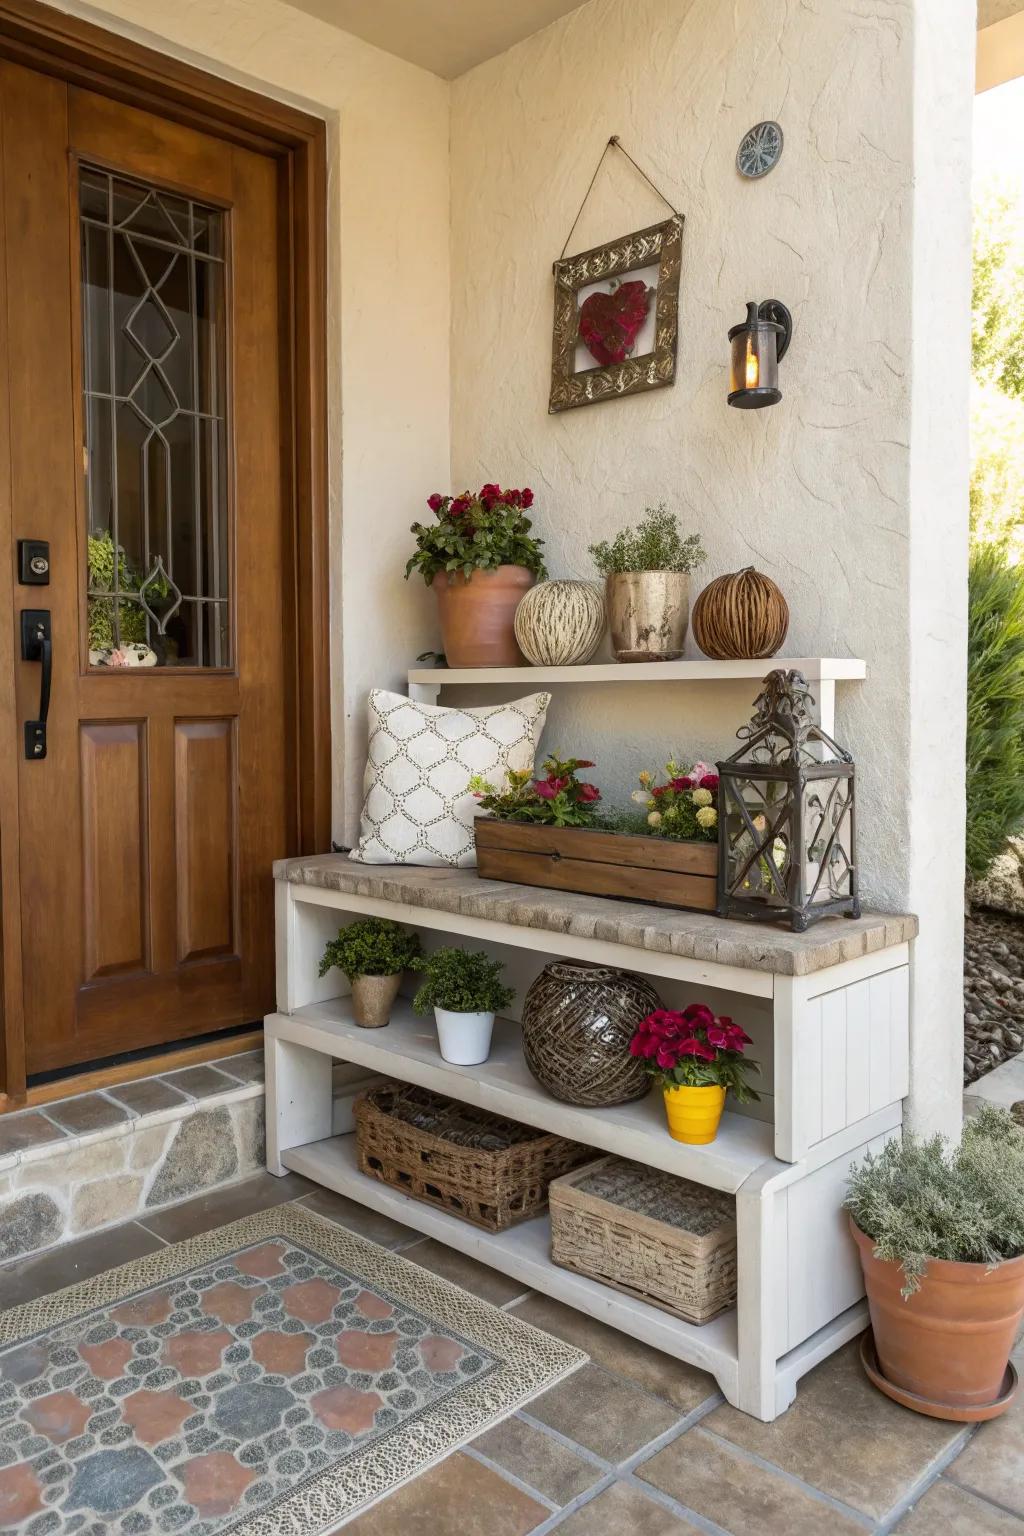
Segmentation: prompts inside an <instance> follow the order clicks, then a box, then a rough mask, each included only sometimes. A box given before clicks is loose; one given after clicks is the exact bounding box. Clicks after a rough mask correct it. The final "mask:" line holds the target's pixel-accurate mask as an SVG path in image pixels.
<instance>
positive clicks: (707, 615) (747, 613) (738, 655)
mask: <svg viewBox="0 0 1024 1536" xmlns="http://www.w3.org/2000/svg"><path fill="white" fill-rule="evenodd" d="M690 626H691V628H692V630H693V638H694V639H695V640H696V642H697V644H698V645H699V646H700V648H701V650H702V651H703V652H704V654H705V656H710V657H711V658H712V659H713V660H714V661H750V660H753V659H756V658H758V657H762V656H774V655H775V652H776V651H777V650H778V649H779V646H780V645H781V644H782V642H783V640H785V638H786V632H787V630H788V629H789V608H788V606H787V603H786V599H785V598H784V597H783V595H782V593H781V592H780V591H779V589H778V587H777V586H776V585H775V583H774V581H772V579H771V577H770V576H765V575H764V573H763V572H762V571H755V569H754V567H753V566H752V565H748V566H747V567H746V568H745V569H744V570H742V571H732V572H730V573H729V574H728V575H727V576H718V577H716V579H715V580H714V581H710V582H708V585H707V586H706V587H705V588H704V590H703V592H702V593H701V594H700V596H699V597H698V599H697V601H696V602H695V603H694V605H693V614H692V616H691V619H690Z"/></svg>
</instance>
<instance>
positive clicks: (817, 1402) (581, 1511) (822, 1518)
mask: <svg viewBox="0 0 1024 1536" xmlns="http://www.w3.org/2000/svg"><path fill="white" fill-rule="evenodd" d="M288 1200H297V1201H300V1202H301V1201H305V1202H306V1203H308V1204H309V1205H310V1206H311V1207H312V1209H314V1210H316V1211H318V1212H319V1213H320V1214H322V1215H324V1216H327V1217H329V1218H330V1219H331V1220H334V1221H338V1222H340V1223H341V1224H342V1225H345V1226H350V1227H352V1228H354V1229H355V1230H356V1231H360V1232H362V1233H363V1234H364V1235H365V1236H368V1237H370V1238H372V1239H373V1240H374V1241H376V1242H380V1243H383V1244H385V1245H386V1246H387V1247H389V1248H394V1249H396V1250H400V1251H401V1252H402V1253H403V1254H404V1256H406V1257H407V1258H409V1259H412V1260H416V1259H418V1258H419V1259H422V1261H423V1263H424V1265H425V1266H426V1267H428V1268H430V1269H432V1270H434V1271H435V1272H437V1273H441V1274H444V1275H447V1276H448V1277H449V1278H451V1279H453V1280H455V1281H456V1282H457V1283H458V1284H459V1285H462V1286H464V1287H466V1288H467V1289H470V1290H474V1291H476V1292H478V1294H480V1295H481V1296H485V1297H486V1298H488V1299H489V1300H491V1301H493V1302H494V1303H495V1304H497V1305H501V1306H505V1307H507V1308H511V1309H514V1310H516V1311H517V1312H519V1313H520V1315H521V1316H523V1317H524V1318H526V1319H527V1320H528V1321H530V1322H533V1323H535V1324H536V1325H537V1326H539V1327H542V1328H544V1329H546V1330H547V1331H549V1332H551V1333H556V1334H559V1335H560V1336H562V1337H564V1338H566V1339H567V1340H569V1341H570V1342H571V1343H573V1344H575V1345H577V1346H578V1347H580V1348H582V1349H585V1350H586V1351H587V1352H588V1353H589V1355H590V1357H591V1364H590V1365H588V1366H585V1367H584V1368H583V1370H582V1371H581V1372H579V1373H578V1374H577V1375H576V1376H575V1377H573V1378H572V1381H571V1384H565V1383H563V1384H561V1385H560V1386H557V1387H554V1388H552V1389H551V1391H549V1392H547V1393H545V1394H543V1395H542V1396H540V1397H537V1398H535V1399H533V1401H532V1402H530V1403H529V1404H528V1405H527V1408H526V1409H524V1410H523V1411H522V1412H520V1413H518V1414H516V1415H515V1417H514V1418H511V1419H507V1420H505V1421H504V1422H503V1423H501V1424H499V1425H497V1426H495V1427H494V1428H492V1429H490V1430H488V1431H487V1432H486V1433H485V1434H483V1435H481V1436H480V1437H479V1438H478V1439H477V1440H476V1441H474V1442H473V1443H472V1444H471V1445H469V1446H466V1447H464V1448H463V1449H462V1450H461V1451H457V1452H455V1453H454V1454H453V1455H451V1456H449V1457H448V1458H447V1459H446V1460H445V1461H443V1462H441V1463H440V1464H439V1465H438V1466H435V1467H433V1468H432V1469H431V1470H430V1471H428V1472H425V1473H424V1474H423V1475H422V1476H421V1477H419V1478H417V1479H415V1480H414V1481H413V1482H411V1483H407V1484H406V1485H405V1486H404V1487H402V1488H399V1489H398V1490H397V1491H396V1492H394V1493H392V1494H391V1495H390V1496H389V1497H388V1498H386V1499H384V1500H383V1501H382V1502H381V1503H379V1504H376V1505H374V1506H373V1507H372V1508H370V1509H367V1510H365V1511H364V1512H363V1513H362V1514H357V1515H356V1516H355V1517H354V1518H353V1519H351V1520H350V1521H348V1522H347V1523H346V1524H345V1526H344V1530H345V1536H393V1533H395V1532H398V1531H401V1532H402V1536H531V1533H532V1536H546V1533H547V1532H549V1531H557V1532H559V1536H693V1533H696V1532H703V1533H704V1536H710V1533H719V1536H720V1533H722V1532H726V1533H731V1536H853V1533H856V1532H858V1531H867V1532H877V1533H879V1536H882V1533H889V1532H893V1533H895V1536H933V1533H936V1536H937V1533H941V1536H1024V1491H1022V1490H1024V1405H1022V1406H1020V1407H1018V1408H1017V1409H1016V1410H1011V1412H1010V1413H1009V1414H1007V1415H1006V1416H1005V1417H1004V1418H1002V1419H999V1420H996V1421H995V1423H993V1424H989V1425H982V1426H981V1427H980V1428H978V1429H976V1430H975V1429H964V1428H960V1427H958V1426H956V1425H949V1424H941V1423H939V1422H937V1421H935V1420H928V1419H923V1418H919V1417H917V1416H916V1415H914V1414H911V1413H907V1412H905V1411H904V1410H903V1409H901V1408H897V1407H896V1406H895V1405H894V1404H892V1403H890V1402H888V1400H887V1399H885V1398H883V1397H881V1396H879V1394H878V1393H876V1392H874V1391H873V1390H872V1388H871V1387H870V1386H869V1385H868V1383H867V1382H866V1381H865V1380H864V1378H863V1376H862V1375H861V1373H860V1369H859V1365H858V1363H857V1360H856V1353H855V1346H848V1347H847V1348H846V1349H845V1350H843V1351H841V1352H840V1353H839V1354H838V1355H836V1356H835V1357H834V1358H833V1359H832V1360H828V1361H826V1362H825V1363H824V1364H823V1365H821V1366H819V1367H818V1369H817V1370H816V1371H814V1372H813V1373H812V1374H811V1375H810V1376H809V1377H807V1378H806V1379H805V1381H804V1382H803V1384H802V1386H801V1389H800V1392H799V1394H798V1396H797V1400H796V1403H795V1405H794V1406H793V1408H792V1409H791V1410H790V1411H789V1413H788V1414H785V1415H784V1416H783V1417H782V1418H781V1419H778V1420H777V1421H776V1422H775V1424H771V1425H768V1424H759V1423H757V1422H756V1421H755V1420H752V1419H749V1418H747V1417H746V1416H745V1415H743V1414H738V1413H736V1412H735V1411H734V1410H732V1409H731V1408H729V1407H727V1406H726V1405H724V1404H723V1403H722V1399H721V1397H720V1395H719V1394H718V1393H717V1391H716V1389H715V1385H714V1383H713V1382H712V1381H711V1379H710V1378H709V1377H707V1376H704V1375H702V1374H701V1373H700V1372H699V1371H696V1370H693V1369H691V1368H689V1367H687V1366H683V1365H677V1364H676V1363H675V1362H673V1361H671V1360H668V1359H666V1358H665V1357H664V1356H661V1355H658V1354H657V1353H656V1352H655V1351H653V1350H651V1349H649V1348H647V1346H645V1345H641V1344H636V1343H634V1342H633V1341H632V1340H630V1339H628V1338H626V1337H625V1336H624V1335H622V1334H618V1333H616V1332H614V1331H613V1330H611V1329H609V1328H607V1327H605V1326H603V1325H602V1324H600V1323H597V1322H594V1321H593V1320H592V1319H590V1318H587V1317H583V1316H581V1315H580V1314H578V1313H575V1312H571V1311H569V1310H568V1309H566V1308H564V1307H561V1306H559V1305H558V1304H557V1303H554V1302H550V1301H548V1300H547V1299H546V1298H544V1297H540V1296H533V1295H523V1294H522V1293H521V1292H519V1291H518V1289H517V1287H516V1285H515V1283H514V1282H511V1281H509V1280H508V1279H507V1278H506V1277H504V1276H498V1275H496V1274H495V1272H494V1271H492V1270H488V1269H484V1268H482V1267H481V1266H477V1265H475V1264H473V1263H472V1262H470V1261H467V1260H466V1259H464V1258H462V1257H460V1256H458V1255H456V1254H453V1253H449V1252H448V1250H446V1249H444V1248H442V1247H440V1246H439V1245H438V1244H436V1243H430V1242H424V1241H423V1240H422V1239H421V1238H420V1237H419V1236H418V1234H417V1233H415V1232H413V1231H410V1230H409V1229H408V1228H405V1227H401V1226H399V1225H398V1224H397V1223H395V1222H383V1221H382V1220H381V1218H380V1217H377V1216H374V1215H373V1214H372V1213H370V1212H367V1211H363V1210H362V1209H361V1208H360V1207H359V1206H356V1205H354V1204H353V1203H352V1202H351V1201H347V1200H340V1199H338V1198H337V1197H335V1196H332V1195H329V1194H327V1193H326V1192H324V1191H318V1190H316V1189H315V1187H314V1186H312V1185H310V1184H308V1183H306V1181H305V1180H303V1179H301V1178H299V1177H297V1176H296V1175H293V1174H291V1175H289V1176H288V1177H287V1179H284V1180H278V1179H273V1178H271V1177H270V1176H269V1175H263V1174H261V1175H259V1176H257V1177H256V1178H252V1179H247V1180H245V1181H244V1182H243V1183H240V1184H236V1185H234V1186H233V1187H231V1188H229V1189H227V1190H223V1191H220V1192H218V1193H217V1194H215V1195H212V1196H207V1197H205V1198H200V1199H198V1200H193V1201H189V1202H187V1203H185V1204H183V1205H179V1206H176V1207H174V1208H172V1209H171V1210H167V1211H162V1212H160V1213H159V1215H155V1216H153V1217H151V1218H147V1220H146V1222H145V1223H144V1224H141V1223H138V1222H129V1223H126V1225H125V1226H123V1227H118V1228H114V1229H112V1230H110V1231H107V1232H103V1233H99V1234H97V1235H96V1236H94V1237H90V1238H86V1239H84V1240H83V1241H81V1242H78V1243H71V1244H67V1245H65V1246H63V1247H61V1248H58V1249H55V1250H52V1251H51V1252H49V1253H47V1254H44V1255H42V1256H40V1257H37V1258H35V1259H29V1260H18V1261H15V1262H14V1263H13V1264H8V1265H5V1266H4V1267H2V1268H0V1308H2V1307H7V1306H13V1305H15V1304H16V1303H17V1302H19V1301H23V1300H25V1299H26V1297H28V1296H32V1295H38V1294H40V1293H42V1292H45V1291H49V1290H56V1289H58V1288H59V1287H61V1286H64V1285H70V1284H72V1283H73V1282H74V1281H76V1280H81V1279H83V1278H85V1277H86V1276H87V1275H91V1274H96V1273H98V1272H99V1271H100V1270H102V1269H104V1268H106V1267H108V1266H109V1265H110V1264H112V1263H123V1262H125V1261H126V1260H128V1259H130V1258H134V1257H137V1256H138V1255H139V1254H142V1253H146V1252H150V1251H152V1250H153V1249H154V1248H158V1247H160V1246H161V1245H162V1244H163V1243H164V1242H176V1241H179V1240H180V1239H182V1238H186V1237H190V1236H192V1235H194V1234H196V1233H200V1232H205V1231H208V1230H209V1229H210V1228H211V1227H214V1226H218V1225H221V1224H223V1223H224V1222H227V1221H232V1220H235V1219H237V1218H238V1217H241V1216H244V1215H247V1214H249V1213H250V1212H253V1211H258V1210H262V1209H265V1208H266V1207H267V1206H268V1205H277V1204H280V1203H282V1202H283V1201H288ZM1019 1364H1021V1365H1024V1348H1022V1349H1021V1351H1020V1355H1019Z"/></svg>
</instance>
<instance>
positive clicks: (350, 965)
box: [319, 917, 422, 981]
mask: <svg viewBox="0 0 1024 1536" xmlns="http://www.w3.org/2000/svg"><path fill="white" fill-rule="evenodd" d="M421 953H422V950H421V948H420V941H419V936H418V934H415V933H410V932H409V930H408V929H407V928H403V927H402V925H401V923H396V922H393V921H392V919H391V918H389V917H362V918H359V919H358V920H357V921H356V922H354V923H349V925H348V927H347V928H339V930H338V937H337V938H336V939H331V941H330V942H329V943H328V945H327V947H326V948H325V950H324V953H323V958H322V959H321V961H320V973H319V974H320V975H321V976H326V975H327V972H328V971H329V970H331V969H333V968H334V967H337V969H338V970H339V971H341V972H343V973H344V975H346V976H347V977H348V979H349V981H351V980H352V978H353V977H354V976H397V975H398V974H399V972H400V971H405V970H415V969H416V968H417V962H418V961H419V958H420V955H421Z"/></svg>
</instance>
